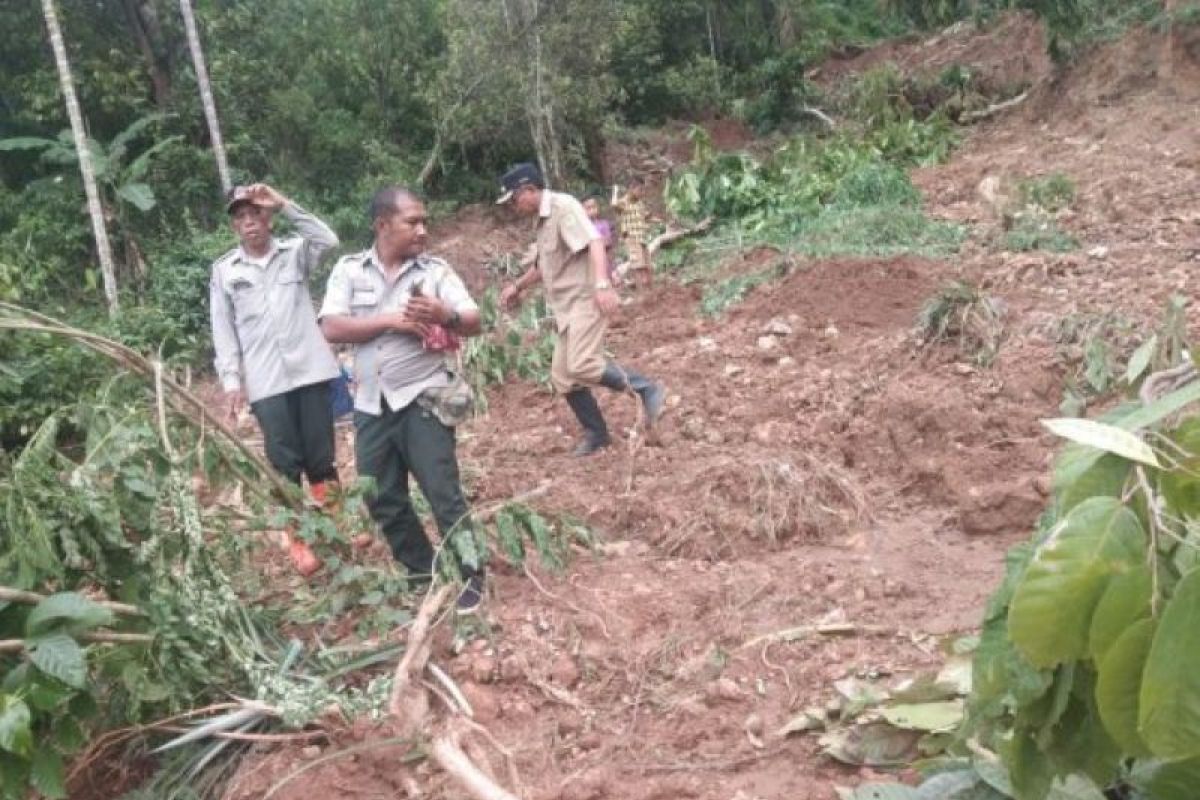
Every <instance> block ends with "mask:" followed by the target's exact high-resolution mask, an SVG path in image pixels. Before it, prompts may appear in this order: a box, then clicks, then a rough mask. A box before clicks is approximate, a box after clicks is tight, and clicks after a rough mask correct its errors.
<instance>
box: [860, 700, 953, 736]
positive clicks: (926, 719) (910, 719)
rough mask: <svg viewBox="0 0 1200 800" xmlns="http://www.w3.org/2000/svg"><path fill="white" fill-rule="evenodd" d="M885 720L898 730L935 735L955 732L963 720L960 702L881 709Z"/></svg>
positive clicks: (916, 704) (905, 705)
mask: <svg viewBox="0 0 1200 800" xmlns="http://www.w3.org/2000/svg"><path fill="white" fill-rule="evenodd" d="M880 714H882V715H883V718H884V719H885V720H887V721H888V722H890V723H891V724H892V725H895V726H896V727H897V728H904V729H906V730H916V731H930V732H934V733H938V732H942V731H951V730H954V729H955V728H956V727H957V726H958V724H959V723H960V722H962V719H963V704H962V702H961V701H959V700H951V701H946V702H938V703H909V704H903V705H895V706H889V707H887V708H883V709H880Z"/></svg>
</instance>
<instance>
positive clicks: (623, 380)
mask: <svg viewBox="0 0 1200 800" xmlns="http://www.w3.org/2000/svg"><path fill="white" fill-rule="evenodd" d="M600 385H601V386H603V387H605V388H606V389H612V390H613V391H614V392H627V391H633V392H636V393H637V396H638V397H640V398H642V408H643V409H644V410H645V412H646V427H648V428H652V427H654V423H656V422H658V418H659V417H661V416H662V412H663V406H664V405H665V403H666V399H667V390H666V389H664V388H663V385H662V384H661V383H655V382H654V381H652V380H650V379H649V378H647V377H646V376H645V375H643V374H642V373H640V372H638V371H637V370H635V369H629V368H628V367H622V366H621V365H620V364H615V363H613V362H612V361H610V362H608V363H607V364H606V365H605V366H604V374H602V375H601V376H600Z"/></svg>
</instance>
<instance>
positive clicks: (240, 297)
mask: <svg viewBox="0 0 1200 800" xmlns="http://www.w3.org/2000/svg"><path fill="white" fill-rule="evenodd" d="M225 293H226V294H228V295H229V298H230V300H232V301H233V311H234V315H235V317H236V319H237V321H238V322H242V321H245V320H251V319H257V318H258V317H261V316H262V315H263V313H264V312H265V311H266V308H267V296H266V287H265V286H264V285H263V281H262V279H261V277H259V276H257V275H254V274H251V273H236V274H234V275H231V276H229V278H228V280H226V282H225Z"/></svg>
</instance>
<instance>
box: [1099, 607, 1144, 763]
mask: <svg viewBox="0 0 1200 800" xmlns="http://www.w3.org/2000/svg"><path fill="white" fill-rule="evenodd" d="M1154 627H1155V621H1154V620H1152V619H1143V620H1142V621H1141V622H1137V623H1134V625H1133V627H1131V628H1129V629H1128V630H1127V631H1125V633H1124V634H1123V635H1122V636H1121V637H1120V638H1119V639H1117V641H1116V643H1115V644H1113V646H1112V647H1111V648H1110V649H1109V651H1108V655H1106V656H1105V657H1104V661H1103V662H1101V663H1100V677H1099V680H1098V681H1097V682H1096V707H1097V708H1098V709H1099V711H1100V719H1101V720H1102V721H1103V722H1104V727H1105V729H1106V730H1107V731H1108V735H1109V736H1111V737H1112V738H1113V740H1114V741H1115V742H1116V743H1117V744H1118V745H1120V746H1121V749H1122V750H1124V751H1125V752H1126V753H1128V754H1130V755H1134V756H1138V757H1145V756H1149V755H1150V750H1149V748H1147V747H1146V743H1145V742H1144V741H1142V737H1141V736H1140V735H1139V734H1138V696H1139V694H1140V692H1141V688H1142V671H1143V670H1144V669H1145V666H1146V657H1147V656H1148V655H1149V654H1150V643H1151V642H1152V641H1153V639H1154Z"/></svg>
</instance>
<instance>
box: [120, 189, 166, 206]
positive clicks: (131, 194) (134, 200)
mask: <svg viewBox="0 0 1200 800" xmlns="http://www.w3.org/2000/svg"><path fill="white" fill-rule="evenodd" d="M117 197H120V198H121V199H122V200H125V201H127V202H128V203H130V204H131V205H132V206H133V207H134V208H136V209H137V210H138V211H149V210H150V209H152V208H154V206H155V204H156V203H157V202H158V201H157V200H156V199H155V197H154V190H152V189H151V188H150V187H149V186H147V185H146V184H144V183H124V184H121V185H120V186H118V187H117Z"/></svg>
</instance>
